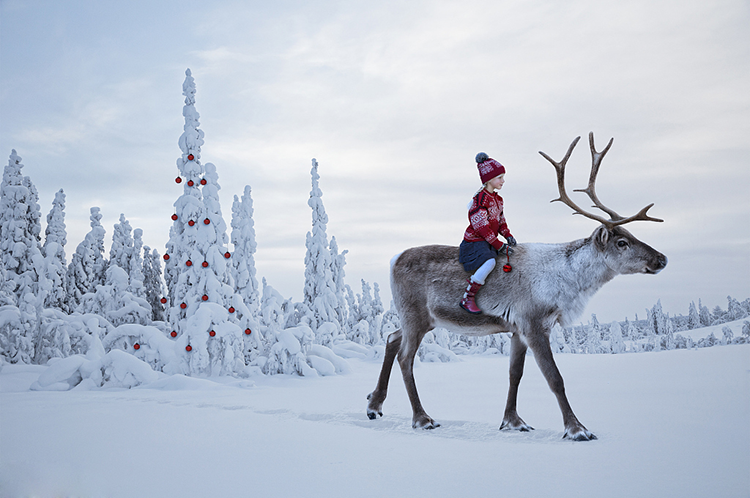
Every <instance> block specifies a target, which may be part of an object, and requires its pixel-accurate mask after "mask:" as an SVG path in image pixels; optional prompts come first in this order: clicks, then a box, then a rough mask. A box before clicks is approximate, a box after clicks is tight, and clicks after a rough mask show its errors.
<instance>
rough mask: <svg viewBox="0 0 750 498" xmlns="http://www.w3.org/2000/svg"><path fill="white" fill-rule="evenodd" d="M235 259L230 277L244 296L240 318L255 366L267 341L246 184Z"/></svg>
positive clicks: (238, 211) (238, 205) (236, 209)
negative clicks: (260, 315)
mask: <svg viewBox="0 0 750 498" xmlns="http://www.w3.org/2000/svg"><path fill="white" fill-rule="evenodd" d="M231 241H232V245H233V246H234V254H233V256H232V262H231V266H230V268H229V272H230V275H231V277H232V280H233V282H234V291H235V294H236V295H237V296H239V297H240V299H239V300H238V302H237V304H238V306H235V308H237V312H236V318H237V320H238V324H239V325H240V328H241V329H242V331H243V332H244V333H243V340H244V348H243V351H244V353H245V363H246V364H250V363H252V362H253V361H254V360H255V358H257V357H258V356H259V355H260V354H262V352H263V347H264V342H263V340H262V339H263V337H262V334H261V331H260V328H259V321H258V313H259V312H260V292H259V290H258V280H257V279H256V278H255V275H256V270H255V256H254V255H255V251H256V250H257V247H258V246H257V243H256V242H255V222H254V221H253V198H252V189H251V188H250V185H245V190H244V192H243V194H242V198H239V197H237V196H236V195H235V196H234V202H233V203H232V234H231Z"/></svg>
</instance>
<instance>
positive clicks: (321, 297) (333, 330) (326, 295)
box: [303, 159, 341, 346]
mask: <svg viewBox="0 0 750 498" xmlns="http://www.w3.org/2000/svg"><path fill="white" fill-rule="evenodd" d="M310 174H311V176H312V190H311V191H310V199H309V200H308V201H307V204H308V205H309V206H310V208H311V209H312V231H310V232H307V242H306V247H307V251H306V253H305V289H304V301H303V304H305V305H306V306H307V307H308V308H309V309H310V311H311V317H312V320H311V323H310V326H311V328H312V329H313V332H315V333H316V342H319V343H320V344H323V345H326V346H329V345H330V344H331V342H332V341H333V340H335V339H336V337H337V336H338V335H339V333H340V331H341V324H340V323H339V322H338V316H339V314H338V312H337V309H336V308H337V307H338V305H339V300H338V298H337V297H336V285H335V283H334V281H333V271H332V269H331V268H332V261H331V252H330V250H329V248H328V236H327V235H326V225H327V224H328V215H326V211H325V208H324V207H323V200H322V196H323V192H322V191H321V190H320V186H319V182H318V180H320V175H319V174H318V162H317V161H316V160H315V159H313V160H312V169H311V170H310ZM324 323H329V324H330V325H327V326H326V327H325V329H324V330H323V331H320V332H319V329H320V328H321V326H322V325H323V324H324Z"/></svg>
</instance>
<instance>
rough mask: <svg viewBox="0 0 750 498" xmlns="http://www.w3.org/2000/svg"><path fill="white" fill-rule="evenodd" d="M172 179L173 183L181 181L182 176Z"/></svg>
mask: <svg viewBox="0 0 750 498" xmlns="http://www.w3.org/2000/svg"><path fill="white" fill-rule="evenodd" d="M174 181H175V183H182V178H180V177H179V176H178V177H177V178H175V179H174Z"/></svg>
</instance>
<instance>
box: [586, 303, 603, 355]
mask: <svg viewBox="0 0 750 498" xmlns="http://www.w3.org/2000/svg"><path fill="white" fill-rule="evenodd" d="M601 337H602V327H601V325H599V320H598V319H597V318H596V315H595V314H593V313H592V314H591V322H590V327H589V331H588V333H587V334H586V341H585V342H584V344H583V348H584V352H585V353H589V354H598V353H604V352H606V351H605V349H604V346H603V345H602V341H601Z"/></svg>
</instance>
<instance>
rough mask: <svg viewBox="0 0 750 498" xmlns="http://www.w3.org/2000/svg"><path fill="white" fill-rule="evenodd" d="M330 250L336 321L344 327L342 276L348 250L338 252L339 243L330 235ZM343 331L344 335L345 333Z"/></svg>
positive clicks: (344, 302)
mask: <svg viewBox="0 0 750 498" xmlns="http://www.w3.org/2000/svg"><path fill="white" fill-rule="evenodd" d="M329 249H330V250H331V273H332V275H333V286H334V288H335V293H336V299H338V307H337V308H336V311H337V312H338V322H339V324H340V325H341V327H342V329H346V323H347V321H348V309H347V303H346V282H344V277H345V276H346V272H345V271H344V267H345V266H346V255H347V253H348V252H349V250H348V249H344V251H342V252H341V253H339V245H338V242H336V237H333V236H331V243H330V244H329ZM346 334H347V333H346V331H344V335H346Z"/></svg>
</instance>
